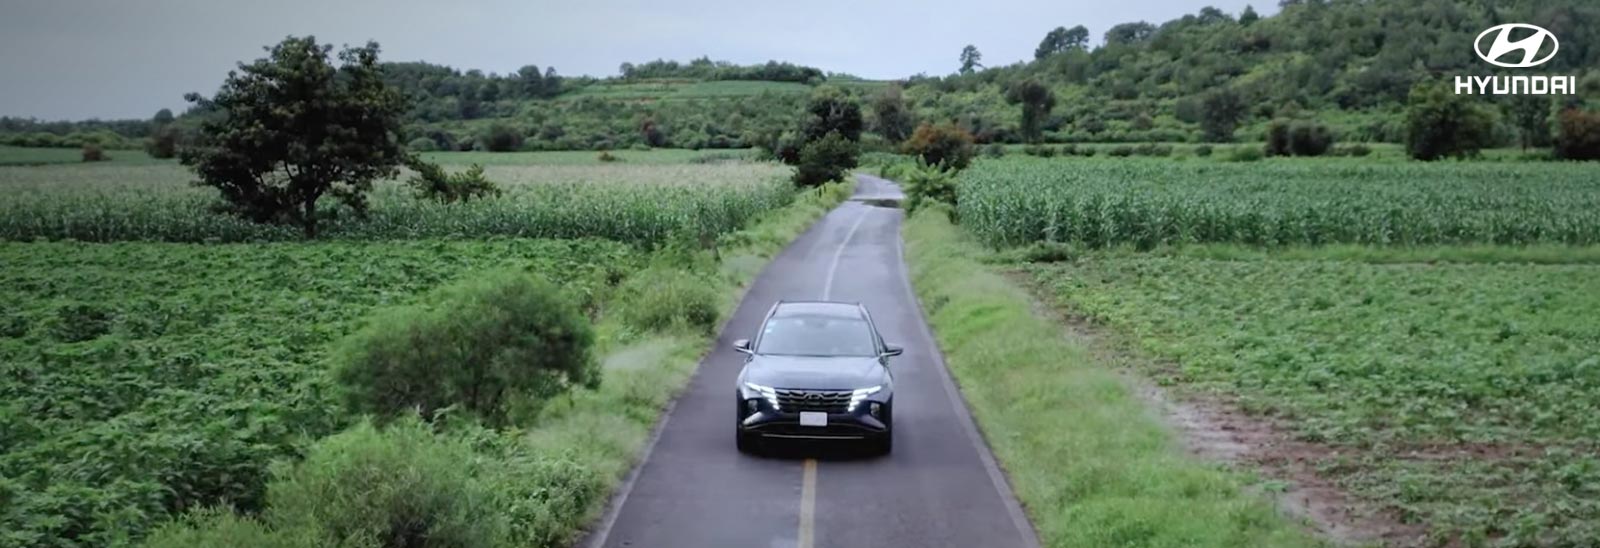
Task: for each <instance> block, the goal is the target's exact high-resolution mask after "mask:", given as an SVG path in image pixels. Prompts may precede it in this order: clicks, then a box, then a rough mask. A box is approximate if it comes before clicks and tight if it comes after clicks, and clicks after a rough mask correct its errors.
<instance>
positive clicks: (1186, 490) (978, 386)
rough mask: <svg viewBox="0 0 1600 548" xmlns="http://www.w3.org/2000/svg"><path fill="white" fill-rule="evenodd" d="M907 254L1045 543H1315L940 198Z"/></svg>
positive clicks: (909, 232)
mask: <svg viewBox="0 0 1600 548" xmlns="http://www.w3.org/2000/svg"><path fill="white" fill-rule="evenodd" d="M904 236H905V240H906V260H907V262H908V267H909V269H910V272H911V276H912V281H913V284H914V285H915V287H916V290H917V294H918V296H919V298H920V299H921V301H922V303H923V304H924V306H925V307H926V312H927V314H928V318H929V321H930V323H931V325H932V327H933V329H934V331H935V332H936V333H937V337H938V340H939V344H940V346H941V347H942V348H943V350H944V353H945V357H946V360H947V362H948V363H949V367H950V369H951V372H952V374H954V375H955V377H956V380H957V381H958V382H959V383H960V385H961V387H962V393H963V394H964V395H965V397H966V399H967V402H968V404H969V405H970V406H971V407H972V411H973V414H974V416H975V417H976V419H977V421H978V424H979V425H980V426H981V427H982V429H983V431H984V434H985V437H986V438H987V439H988V442H989V444H990V446H991V447H992V448H993V450H994V452H995V455H996V456H997V457H998V458H999V459H1000V462H1001V463H1002V466H1003V467H1004V468H1005V469H1006V470H1007V472H1008V474H1009V476H1010V478H1011V484H1012V485H1013V487H1014V488H1015V489H1016V492H1017V496H1018V497H1019V498H1020V499H1021V500H1022V503H1023V505H1024V506H1025V507H1026V508H1027V511H1028V514H1029V516H1030V517H1031V518H1032V520H1033V522H1034V525H1035V527H1036V528H1037V529H1038V531H1039V534H1040V537H1041V539H1042V541H1043V543H1044V544H1045V545H1047V546H1185V547H1190V546H1217V547H1233V546H1316V545H1318V544H1319V541H1317V540H1316V539H1314V538H1312V537H1311V536H1310V535H1309V534H1308V533H1306V532H1305V531H1304V530H1303V529H1302V528H1300V527H1297V526H1296V525H1295V524H1294V523H1293V522H1292V521H1291V520H1289V519H1286V518H1285V517H1284V516H1283V515H1282V514H1280V513H1279V512H1278V511H1277V510H1276V509H1275V508H1274V507H1273V505H1272V504H1271V503H1269V502H1267V501H1266V500H1263V499H1261V498H1258V497H1256V496H1254V495H1251V494H1249V493H1247V492H1246V490H1245V488H1246V486H1247V482H1246V480H1245V479H1244V478H1242V477H1240V476H1238V475H1236V474H1233V473H1230V472H1227V471H1225V470H1222V469H1219V468H1216V467H1213V466H1209V465H1206V464H1203V463H1200V462H1197V461H1195V460H1193V459H1191V458H1189V457H1188V456H1186V455H1185V454H1183V452H1182V451H1181V449H1180V448H1179V446H1178V444H1177V442H1176V440H1174V439H1173V436H1172V433H1171V432H1170V431H1169V430H1168V428H1167V427H1166V426H1165V425H1164V424H1163V423H1162V421H1161V420H1160V419H1159V418H1158V417H1156V416H1154V415H1153V414H1152V413H1151V412H1150V411H1149V410H1148V409H1146V407H1145V406H1144V403H1143V402H1142V401H1141V400H1140V399H1139V397H1138V396H1137V395H1136V394H1135V393H1134V392H1133V390H1132V389H1131V387H1130V386H1129V385H1128V383H1127V382H1126V380H1125V379H1123V378H1122V377H1121V376H1120V375H1119V374H1118V373H1117V372H1116V371H1112V370H1109V369H1106V368H1104V367H1101V366H1100V365H1098V364H1096V363H1094V360H1093V358H1092V356H1091V354H1090V353H1089V351H1088V349H1087V348H1085V347H1084V346H1083V345H1082V344H1080V343H1077V342H1075V341H1072V340H1070V339H1068V338H1065V337H1064V336H1063V334H1062V330H1061V327H1060V326H1058V325H1055V324H1054V323H1052V322H1051V321H1050V320H1049V319H1048V318H1044V317H1040V316H1039V315H1037V314H1035V312H1034V309H1033V303H1032V301H1031V299H1030V298H1029V296H1028V294H1027V293H1026V291H1024V290H1023V289H1022V288H1019V287H1017V286H1015V285H1013V284H1011V283H1010V282H1008V281H1007V280H1006V279H1005V278H1004V277H1003V276H1001V275H1000V274H998V273H996V272H994V271H991V270H990V269H989V268H988V267H986V266H984V265H983V263H982V262H981V259H982V257H983V255H984V254H985V252H984V251H982V250H981V249H980V248H979V247H978V245H977V244H976V243H974V242H972V241H971V240H970V239H969V238H968V237H967V236H966V235H965V234H963V233H961V232H960V231H959V230H957V229H956V227H954V226H953V225H951V224H950V223H949V222H948V221H947V220H946V215H945V214H944V212H942V211H934V210H931V209H930V210H928V211H924V212H921V213H920V214H918V215H914V216H912V217H911V218H910V219H909V220H908V221H907V223H906V225H905V229H904Z"/></svg>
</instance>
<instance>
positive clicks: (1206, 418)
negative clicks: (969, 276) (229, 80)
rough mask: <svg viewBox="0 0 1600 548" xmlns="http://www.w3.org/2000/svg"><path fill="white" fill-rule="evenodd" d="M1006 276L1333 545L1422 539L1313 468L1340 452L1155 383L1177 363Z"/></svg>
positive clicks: (1223, 402)
mask: <svg viewBox="0 0 1600 548" xmlns="http://www.w3.org/2000/svg"><path fill="white" fill-rule="evenodd" d="M1006 276H1007V277H1008V278H1010V279H1011V280H1012V281H1014V282H1016V283H1017V284H1018V285H1019V286H1021V287H1024V288H1027V289H1028V291H1029V292H1030V293H1031V294H1032V296H1033V299H1032V301H1033V305H1034V311H1035V313H1038V314H1040V315H1042V316H1045V317H1049V318H1052V319H1054V320H1055V321H1056V322H1057V323H1059V324H1061V325H1063V326H1065V328H1066V333H1065V335H1066V336H1067V337H1068V338H1070V339H1073V340H1076V341H1080V342H1081V343H1083V344H1084V346H1085V347H1086V348H1088V349H1089V350H1090V351H1091V352H1092V353H1093V355H1095V356H1096V357H1097V358H1098V360H1097V361H1100V362H1103V363H1108V364H1111V365H1113V366H1114V367H1115V368H1116V369H1117V370H1118V371H1120V372H1122V373H1123V376H1124V378H1126V379H1127V380H1128V383H1129V385H1130V386H1132V387H1133V388H1134V389H1135V391H1136V393H1137V394H1138V395H1139V396H1140V397H1141V398H1142V399H1144V400H1145V401H1146V402H1149V404H1150V409H1151V410H1152V412H1153V413H1155V414H1157V416H1159V417H1160V418H1161V419H1162V420H1163V421H1165V422H1166V423H1167V424H1168V425H1170V426H1171V427H1172V429H1173V431H1174V432H1176V433H1177V434H1178V435H1179V438H1180V440H1181V441H1182V443H1183V446H1184V448H1185V449H1186V450H1187V451H1188V452H1189V453H1191V454H1193V455H1196V456H1198V457H1201V458H1204V459H1207V460H1211V461H1215V462H1220V463H1224V464H1227V465H1229V466H1231V467H1235V468H1238V469H1242V470H1251V471H1254V472H1256V473H1257V475H1259V476H1261V477H1263V478H1266V479H1268V480H1271V481H1272V482H1273V483H1274V485H1273V487H1272V488H1270V489H1266V488H1260V489H1257V491H1259V492H1260V493H1261V494H1262V495H1263V496H1266V497H1269V498H1272V499H1274V500H1275V501H1276V502H1277V503H1278V506H1279V508H1281V509H1282V510H1283V511H1284V512H1286V513H1288V514H1290V515H1292V516H1294V517H1296V518H1299V519H1301V520H1302V521H1304V522H1305V523H1307V524H1308V525H1310V527H1311V528H1312V529H1313V530H1315V531H1316V532H1317V533H1318V534H1320V535H1322V536H1323V537H1324V538H1326V539H1328V540H1330V541H1332V542H1335V543H1338V544H1344V545H1367V544H1382V545H1388V546H1414V545H1421V544H1424V543H1425V542H1426V540H1427V528H1426V527H1425V526H1423V525H1420V524H1409V523H1404V522H1402V521H1401V520H1400V518H1399V516H1398V514H1397V513H1396V512H1394V511H1392V510H1386V509H1384V508H1382V507H1380V506H1379V505H1377V504H1374V503H1372V502H1369V501H1365V500H1362V499H1358V498H1356V497H1355V496H1353V495H1351V494H1350V493H1348V492H1345V491H1344V490H1343V489H1340V488H1339V487H1338V486H1337V485H1336V484H1335V483H1334V481H1333V479H1332V478H1329V477H1326V476H1325V475H1323V474H1321V473H1320V472H1319V471H1318V470H1317V464H1318V463H1320V462H1326V461H1329V460H1332V459H1337V458H1339V457H1340V456H1341V454H1340V450H1339V449H1338V448H1335V447H1332V446H1328V445H1323V444H1315V443H1309V442H1304V441H1299V440H1296V439H1295V438H1294V436H1293V435H1292V434H1291V433H1290V432H1289V430H1288V429H1287V428H1286V427H1285V426H1284V425H1282V424H1279V423H1277V422H1276V421H1274V420H1273V419H1271V418H1269V417H1262V416H1257V415H1250V414H1247V413H1245V412H1244V411H1242V410H1240V408H1239V407H1238V406H1237V405H1236V404H1235V403H1234V402H1232V401H1230V400H1229V399H1228V398H1227V397H1226V396H1224V395H1220V394H1209V393H1200V392H1199V391H1194V390H1181V389H1168V388H1164V387H1162V386H1159V385H1158V384H1157V383H1156V382H1153V381H1152V380H1151V379H1150V378H1149V375H1150V373H1148V372H1154V374H1155V375H1157V376H1160V377H1166V378H1168V379H1174V378H1176V377H1177V375H1178V374H1177V367H1176V364H1171V363H1154V362H1152V361H1151V359H1150V358H1147V357H1142V356H1139V355H1138V353H1137V352H1134V351H1132V350H1130V349H1129V348H1128V346H1127V344H1126V343H1124V342H1122V341H1118V340H1116V337H1115V335H1113V334H1111V333H1109V332H1108V331H1106V330H1105V329H1104V328H1103V327H1100V326H1096V325H1094V324H1092V323H1091V322H1090V321H1089V320H1088V319H1086V318H1083V317H1077V316H1073V315H1071V314H1070V313H1069V312H1064V311H1062V310H1060V309H1058V308H1057V307H1054V306H1051V305H1049V304H1046V303H1048V302H1053V301H1054V298H1053V297H1052V296H1050V295H1049V293H1048V291H1047V289H1046V288H1044V287H1041V286H1040V285H1039V284H1038V283H1037V282H1036V281H1035V279H1034V278H1033V277H1032V276H1031V275H1030V274H1028V273H1027V272H1021V271H1008V272H1006Z"/></svg>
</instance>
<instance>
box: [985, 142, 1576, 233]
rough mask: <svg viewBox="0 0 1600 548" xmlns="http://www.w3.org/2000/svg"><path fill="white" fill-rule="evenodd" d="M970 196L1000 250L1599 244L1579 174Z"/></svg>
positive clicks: (1056, 167) (1160, 184)
mask: <svg viewBox="0 0 1600 548" xmlns="http://www.w3.org/2000/svg"><path fill="white" fill-rule="evenodd" d="M959 193H960V206H959V213H960V219H961V223H962V224H963V225H964V226H965V227H966V228H967V229H968V230H970V231H971V232H972V233H974V234H976V235H977V236H978V237H979V238H980V239H982V240H983V241H984V242H986V243H988V244H990V245H993V246H1001V247H1004V246H1015V245H1022V244H1027V243H1031V242H1035V241H1059V242H1073V243H1080V244H1084V245H1088V246H1093V247H1106V246H1121V245H1129V246H1135V247H1138V248H1150V247H1155V246H1160V245H1174V244H1186V243H1205V242H1228V243H1241V244H1251V245H1264V246H1278V245H1297V244H1307V245H1315V244H1326V243H1353V244H1372V245H1423V244H1460V243H1483V244H1525V243H1555V244H1594V243H1600V170H1596V169H1595V167H1594V166H1593V165H1585V164H1581V163H1487V162H1473V163H1435V164H1424V163H1360V164H1358V163H1352V162H1349V161H1347V160H1339V159H1328V160H1303V159H1301V160H1293V161H1267V162H1257V163H1248V164H1228V163H1214V162H1199V161H1195V162H1173V161H1168V160H1140V159H1114V160H1113V159H1106V160H1083V159H1072V160H1045V159H1037V158H1007V159H1004V160H993V161H983V162H979V163H978V164H976V165H974V166H973V167H972V168H970V169H968V170H967V171H965V172H963V173H962V175H961V182H960V188H959Z"/></svg>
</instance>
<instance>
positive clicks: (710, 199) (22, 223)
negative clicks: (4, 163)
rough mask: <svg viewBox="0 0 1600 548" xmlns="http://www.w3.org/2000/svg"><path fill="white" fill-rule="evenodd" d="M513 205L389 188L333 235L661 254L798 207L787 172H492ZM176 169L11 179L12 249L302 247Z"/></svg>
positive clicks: (0, 217)
mask: <svg viewBox="0 0 1600 548" xmlns="http://www.w3.org/2000/svg"><path fill="white" fill-rule="evenodd" d="M485 171H486V173H487V175H488V177H489V178H490V179H491V180H494V181H496V182H500V183H502V184H503V186H504V188H505V191H506V192H505V195H504V196H502V197H500V198H498V199H491V200H476V201H473V202H470V203H458V204H440V203H437V202H433V201H429V200H417V199H414V198H413V197H412V196H411V195H410V194H409V193H408V192H407V190H406V189H405V188H404V187H402V186H401V185H400V184H398V183H393V182H386V183H382V184H380V185H379V186H378V188H377V189H376V191H375V192H374V196H373V199H372V204H373V205H372V208H371V211H370V212H369V214H368V215H367V217H366V218H364V219H363V218H359V217H357V216H355V215H352V214H351V213H350V212H348V211H341V210H338V209H335V208H334V205H333V200H331V199H330V200H327V201H326V205H325V206H324V207H325V211H326V214H327V215H328V217H327V218H326V221H325V224H324V228H323V230H322V233H323V235H324V236H325V237H327V238H335V239H362V240H381V239H411V238H454V237H463V238H477V237H485V236H515V237H527V238H578V237H598V238H606V239H612V240H619V241H625V242H633V243H656V242H661V241H664V240H665V239H666V238H668V237H669V236H671V235H673V234H675V233H680V232H689V233H694V234H712V235H715V234H722V233H726V232H729V231H732V230H734V229H736V228H738V227H740V226H743V225H744V224H746V223H747V222H748V221H749V220H750V219H752V218H753V217H755V216H757V215H760V214H762V213H764V212H767V211H770V210H772V209H774V208H778V207H782V206H784V205H787V204H788V203H789V202H790V201H791V200H792V199H793V198H794V191H793V190H792V189H791V187H790V186H789V184H788V182H787V181H785V180H783V175H784V174H785V173H786V171H787V169H786V168H783V167H781V166H777V165H771V164H741V163H735V164H699V165H679V166H629V165H616V166H613V165H607V166H490V167H488V168H487V169H486V170H485ZM190 178H191V176H190V175H189V174H188V172H187V171H184V170H183V168H181V167H179V166H176V165H153V166H118V167H115V168H112V169H101V168H100V166H42V167H14V168H6V169H0V190H3V191H4V195H3V197H0V240H33V239H51V240H59V239H73V240H80V241H93V242H105V241H119V240H138V241H168V242H202V241H220V242H241V241H261V240H293V239H296V238H298V237H299V231H298V230H297V229H295V228H294V227H290V226H282V225H262V224H255V223H251V222H248V221H245V220H242V219H239V218H235V217H231V216H227V215H223V214H219V213H213V212H211V211H210V208H211V206H213V205H214V204H215V203H216V201H217V199H216V194H215V191H212V190H210V189H207V188H201V187H195V186H191V185H186V184H185V182H186V181H188V180H189V179H190Z"/></svg>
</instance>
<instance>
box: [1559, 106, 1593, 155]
mask: <svg viewBox="0 0 1600 548" xmlns="http://www.w3.org/2000/svg"><path fill="white" fill-rule="evenodd" d="M1556 126H1557V128H1556V148H1555V155H1556V157H1557V158H1562V159H1566V160H1600V113H1596V112H1588V111H1584V110H1579V109H1576V108H1569V109H1566V110H1563V111H1561V114H1559V115H1557V116H1556Z"/></svg>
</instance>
